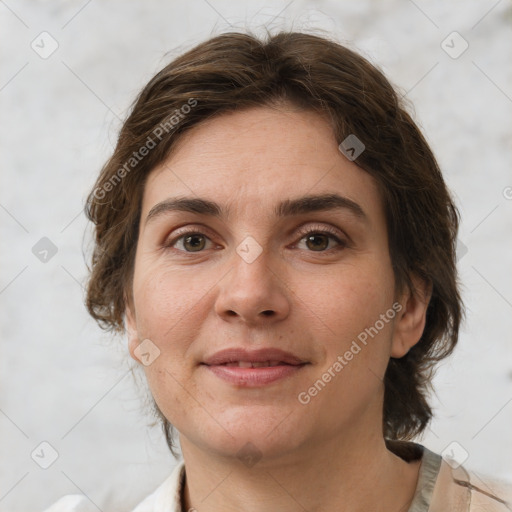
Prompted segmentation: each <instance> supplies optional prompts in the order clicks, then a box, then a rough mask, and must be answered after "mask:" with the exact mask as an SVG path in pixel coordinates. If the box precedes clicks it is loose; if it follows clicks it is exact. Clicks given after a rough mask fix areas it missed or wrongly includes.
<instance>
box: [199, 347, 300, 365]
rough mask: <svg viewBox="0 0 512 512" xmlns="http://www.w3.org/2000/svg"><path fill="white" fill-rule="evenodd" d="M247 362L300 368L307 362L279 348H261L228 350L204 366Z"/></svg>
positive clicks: (210, 357) (210, 359) (233, 348)
mask: <svg viewBox="0 0 512 512" xmlns="http://www.w3.org/2000/svg"><path fill="white" fill-rule="evenodd" d="M237 361H246V362H251V363H263V362H265V361H279V362H282V363H285V364H287V365H292V366H298V365H301V364H304V363H307V361H304V360H302V359H300V358H299V357H297V356H295V355H294V354H292V353H290V352H286V351H284V350H281V349H279V348H260V349H258V350H246V349H243V348H237V347H232V348H227V349H224V350H221V351H219V352H215V353H214V354H213V355H211V356H209V357H207V358H206V359H205V360H204V361H203V362H202V364H206V365H208V366H217V365H221V364H225V363H236V362H237Z"/></svg>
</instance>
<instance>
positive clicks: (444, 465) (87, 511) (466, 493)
mask: <svg viewBox="0 0 512 512" xmlns="http://www.w3.org/2000/svg"><path fill="white" fill-rule="evenodd" d="M403 444H404V445H405V444H406V443H403ZM407 445H409V446H411V447H414V448H415V449H418V450H420V452H421V464H420V468H419V474H418V484H417V486H416V491H415V494H414V498H413V501H412V503H411V505H410V507H409V510H408V511H407V512H477V511H478V512H507V511H508V512H510V511H512V489H511V486H509V485H505V484H504V483H502V482H498V481H496V480H491V479H485V480H483V479H482V478H480V477H479V476H477V475H475V474H471V473H469V472H468V471H466V469H465V468H464V467H463V466H459V465H458V464H457V463H455V461H445V460H443V458H442V457H441V456H440V455H438V454H437V453H434V452H431V451H430V450H429V449H428V448H425V447H424V446H422V445H419V444H416V443H407ZM184 483H185V463H184V462H183V461H181V462H180V463H178V465H177V466H176V467H175V468H174V470H173V471H172V473H171V474H170V476H169V477H168V478H167V479H166V480H165V481H164V482H163V483H162V484H161V485H160V486H159V487H158V488H157V489H156V490H155V491H154V492H153V493H152V494H150V495H149V496H148V497H146V498H145V499H144V500H143V501H142V502H141V503H139V505H137V506H136V507H135V509H133V511H132V512H187V511H185V510H182V507H181V496H182V491H183V486H184ZM44 512H97V509H96V507H95V506H94V505H93V504H92V503H91V502H89V501H88V499H87V498H86V497H85V496H83V495H76V496H65V497H64V498H62V499H61V500H59V501H58V502H57V503H55V504H54V505H53V506H51V507H50V508H48V509H46V510H45V511H44Z"/></svg>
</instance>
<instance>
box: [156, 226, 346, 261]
mask: <svg viewBox="0 0 512 512" xmlns="http://www.w3.org/2000/svg"><path fill="white" fill-rule="evenodd" d="M311 234H315V235H326V236H328V237H329V238H331V239H334V240H335V241H336V242H337V244H338V246H337V247H334V248H331V249H326V250H324V251H309V252H313V253H316V252H318V253H320V254H321V253H330V252H331V251H335V250H340V249H344V248H346V247H347V246H348V242H347V241H345V240H342V239H341V238H340V236H339V233H338V231H336V230H335V229H334V228H330V227H328V226H325V227H321V228H319V227H314V228H305V229H299V236H300V239H299V242H301V241H302V240H304V238H306V237H307V236H308V235H311ZM191 235H201V236H204V237H206V238H208V239H209V240H210V241H211V239H210V237H208V236H207V235H206V234H205V233H203V232H201V231H198V230H194V229H188V230H186V231H183V232H181V233H179V234H178V235H177V236H175V237H174V238H173V239H172V240H170V241H169V242H166V243H165V244H164V245H163V248H164V249H172V250H175V251H179V252H180V253H185V254H190V255H193V254H196V253H197V254H198V253H201V252H204V250H202V251H197V252H194V251H183V250H181V249H175V248H174V247H173V245H174V244H176V242H178V241H179V240H182V239H183V238H185V237H187V236H191Z"/></svg>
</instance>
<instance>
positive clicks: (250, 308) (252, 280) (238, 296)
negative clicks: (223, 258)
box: [215, 251, 291, 325]
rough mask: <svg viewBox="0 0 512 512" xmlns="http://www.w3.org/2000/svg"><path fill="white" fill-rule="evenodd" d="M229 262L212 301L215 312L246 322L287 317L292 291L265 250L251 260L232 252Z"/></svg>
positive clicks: (267, 321) (280, 270) (266, 322)
mask: <svg viewBox="0 0 512 512" xmlns="http://www.w3.org/2000/svg"><path fill="white" fill-rule="evenodd" d="M229 265H230V268H231V271H230V272H228V273H227V275H226V276H225V278H224V279H222V280H221V283H220V290H219V293H218V296H217V299H216V302H215V311H216V313H217V315H219V316H220V317H221V318H223V319H224V320H226V321H230V322H233V321H239V322H244V323H246V324H249V325H257V324H265V325H268V324H269V323H272V322H277V321H280V320H283V319H285V318H286V317H287V316H288V314H289V312H290V300H289V294H290V293H291V292H290V290H289V288H288V286H287V285H286V282H285V277H284V272H283V269H282V267H280V266H279V264H276V263H275V262H274V263H272V262H271V261H270V259H269V258H267V257H266V254H265V251H263V253H261V254H260V255H259V256H258V258H256V259H255V260H254V261H252V262H248V261H245V260H244V259H243V258H242V257H240V256H239V255H238V254H237V253H235V254H234V255H233V258H232V260H231V261H230V262H229Z"/></svg>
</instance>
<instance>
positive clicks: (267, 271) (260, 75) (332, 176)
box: [49, 33, 511, 512]
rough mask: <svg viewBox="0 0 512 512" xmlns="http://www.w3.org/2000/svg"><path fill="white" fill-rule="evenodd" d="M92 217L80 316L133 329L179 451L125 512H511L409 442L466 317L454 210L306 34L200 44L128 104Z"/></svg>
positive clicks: (418, 154) (412, 143)
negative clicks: (160, 478)
mask: <svg viewBox="0 0 512 512" xmlns="http://www.w3.org/2000/svg"><path fill="white" fill-rule="evenodd" d="M87 213H88V216H89V218H90V220H92V221H93V222H94V224H95V229H96V232H95V233H96V245H95V252H94V256H93V261H92V268H91V276H90V281H89V286H88V295H87V307H88V310H89V312H90V313H91V315H92V316H93V317H94V318H95V319H96V320H97V321H98V322H99V323H100V325H101V326H102V327H104V328H106V329H112V330H116V331H118V332H123V333H124V332H126V334H127V336H128V341H129V349H130V354H131V356H132V357H133V358H134V359H135V360H136V361H137V362H138V363H139V364H141V365H142V366H143V368H144V371H145V374H146V377H147V381H148V385H149V388H150V390H151V393H152V396H153V398H154V402H155V407H156V410H157V411H158V414H159V415H160V417H161V420H162V425H163V428H164V432H165V434H166V437H167V441H168V444H169V447H170V449H171V450H173V449H174V446H175V444H174V443H175V441H176V440H175V439H174V434H175V430H176V431H177V433H178V435H179V445H180V447H181V451H182V453H183V461H182V462H181V463H180V464H179V465H178V466H177V467H176V468H175V470H174V471H173V473H172V474H171V476H170V477H169V478H168V480H166V481H165V482H164V483H163V484H162V485H161V486H160V487H159V488H158V489H157V490H156V491H155V492H154V493H153V494H152V495H151V496H149V497H148V498H147V499H146V500H144V501H143V502H142V503H141V504H140V505H139V506H138V507H136V509H135V512H146V511H148V512H149V511H162V512H163V511H164V510H165V511H180V510H182V511H185V510H187V511H189V510H197V511H200V512H203V511H204V512H209V511H227V510H237V511H267V510H280V511H290V512H291V511H299V510H300V511H302V510H307V511H327V512H328V511H359V510H361V511H362V510H374V511H380V510H382V511H397V512H398V511H410V512H419V511H427V510H436V511H452V510H480V509H482V510H493V511H494V510H496V511H498V510H511V506H510V504H507V502H506V498H505V492H506V491H505V490H503V489H499V487H498V484H497V483H496V482H494V481H493V482H491V481H485V482H482V481H480V480H475V479H474V478H473V477H472V475H470V474H469V473H468V472H467V471H466V470H465V469H464V468H463V467H462V466H459V465H458V464H457V463H455V461H449V460H448V461H444V460H443V459H442V458H441V456H440V455H438V454H435V453H433V452H431V451H429V450H428V449H427V448H425V447H423V446H422V445H420V444H417V443H413V442H411V441H410V440H411V439H412V438H413V437H414V436H416V435H418V434H419V433H421V432H422V431H423V430H424V429H425V428H426V426H427V424H428V422H429V420H430V419H431V417H432V412H431V408H430V406H429V404H428V401H427V392H428V389H429V386H430V379H431V370H432V368H433V367H434V365H435V363H437V362H438V361H439V360H441V359H443V358H444V357H446V356H447V355H448V354H450V353H451V351H452V350H453V348H454V346H455V344H456V342H457V338H458V329H459V325H460V322H461V320H462V316H463V309H462V304H461V299H460V296H459V292H458V289H457V275H456V266H455V241H456V234H457V229H458V212H457V210H456V208H455V206H454V204H453V202H452V200H451V197H450V194H449V192H448V190H447V188H446V186H445V183H444V181H443V178H442V175H441V172H440V170H439V167H438V165H437V163H436V160H435V158H434V156H433V154H432V152H431V150H430V149H429V147H428V145H427V143H426V141H425V139H424V138H423V136H422V135H421V133H420V131H419V129H418V128H417V126H416V125H415V124H414V122H413V121H412V119H411V118H410V116H409V115H408V114H407V113H406V111H405V110H404V108H403V106H402V104H401V101H400V98H399V97H398V95H397V94H396V92H395V91H394V90H393V88H392V87H391V86H390V84H389V82H388V81H387V80H386V78H385V77H384V76H383V75H382V74H381V73H380V72H379V71H378V70H377V69H375V68H374V67H373V66H372V65H371V64H369V63H368V62H367V61H366V60H364V59H363V58H362V57H360V56H358V55H357V54H355V53H354V52H352V51H350V50H348V49H347V48H344V47H343V46H340V45H339V44H337V43H335V42H332V41H329V40H327V39H325V38H321V37H318V36H313V35H306V34H300V33H280V34H277V35H275V36H272V37H269V38H268V40H267V41H261V40H258V39H257V38H255V37H253V36H251V35H247V34H241V33H228V34H224V35H221V36H218V37H215V38H213V39H210V40H208V41H206V42H204V43H202V44H200V45H198V46H197V47H195V48H194V49H192V50H190V51H189V52H187V53H185V54H184V55H182V56H180V57H179V58H177V59H176V60H174V61H173V62H172V63H171V64H169V65H168V66H166V67H165V68H164V69H163V70H162V71H160V72H159V73H158V74H157V75H156V76H155V77H154V78H153V79H152V80H151V81H150V82H149V83H148V84H147V86H146V87H145V88H144V90H143V91H142V93H141V94H140V96H139V98H138V100H137V102H136V103H135V105H134V107H133V110H132V112H131V114H130V116H129V117H128V119H127V121H126V122H125V124H124V126H123V128H122V130H121V133H120V136H119V140H118V143H117V146H116V149H115V151H114V154H113V156H112V157H111V158H110V160H109V161H108V162H107V163H106V165H105V166H104V168H103V170H102V173H101V175H100V177H99V178H98V181H97V183H96V185H95V188H94V190H93V191H92V192H91V194H90V196H89V201H88V207H87ZM174 429H175V430H174ZM173 453H174V452H173ZM86 506H87V500H86V499H85V498H82V499H79V498H77V497H67V498H64V499H63V500H61V501H60V502H59V503H57V504H55V505H54V507H52V508H50V509H49V510H50V511H52V512H55V511H57V510H82V508H79V507H84V509H85V507H86ZM91 507H92V505H91Z"/></svg>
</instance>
